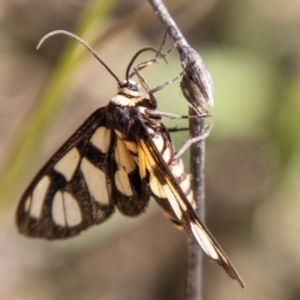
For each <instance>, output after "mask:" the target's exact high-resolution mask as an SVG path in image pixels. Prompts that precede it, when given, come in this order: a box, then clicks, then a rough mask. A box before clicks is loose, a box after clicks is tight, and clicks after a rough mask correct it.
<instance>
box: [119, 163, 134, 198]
mask: <svg viewBox="0 0 300 300" xmlns="http://www.w3.org/2000/svg"><path fill="white" fill-rule="evenodd" d="M115 183H116V186H117V189H118V190H119V191H120V192H121V193H122V194H124V195H125V196H132V195H133V193H132V190H131V186H130V182H129V179H128V174H127V173H126V171H125V170H124V169H123V168H121V169H119V170H118V171H117V172H116V173H115Z"/></svg>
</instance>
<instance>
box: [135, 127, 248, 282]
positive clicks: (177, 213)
mask: <svg viewBox="0 0 300 300" xmlns="http://www.w3.org/2000/svg"><path fill="white" fill-rule="evenodd" d="M142 125H143V124H141V125H140V126H139V128H140V134H139V136H140V143H139V162H141V161H142V162H143V163H142V164H141V163H140V168H142V170H140V173H145V170H147V171H148V172H149V186H150V189H151V191H152V193H153V196H154V197H155V199H156V200H157V202H158V203H159V205H161V206H162V207H163V209H164V210H166V212H167V213H168V215H170V216H173V218H175V219H177V220H178V221H179V222H180V223H181V225H182V227H183V228H184V229H185V231H186V232H187V234H188V235H189V236H190V238H192V239H193V240H194V241H195V242H196V243H198V244H199V245H200V246H201V248H202V249H203V251H204V252H205V253H206V254H207V255H208V256H209V257H210V258H211V259H212V260H214V261H216V262H218V264H219V265H221V266H222V267H223V268H224V270H225V271H226V273H227V274H228V275H229V276H230V277H231V278H233V279H236V280H237V281H238V282H239V283H240V285H241V286H242V287H244V286H245V284H244V282H243V280H242V279H241V277H240V276H239V274H238V273H237V271H236V269H235V268H234V266H233V265H232V263H231V262H230V261H229V259H228V257H227V256H226V254H225V253H224V251H223V250H222V248H221V247H220V246H219V245H218V243H217V241H216V240H215V239H214V237H213V236H212V234H211V233H210V232H209V230H208V229H207V228H206V226H205V224H204V223H202V222H201V221H200V219H199V217H198V216H197V214H196V212H195V211H194V209H193V207H192V205H191V204H190V202H189V201H188V200H187V198H186V196H185V194H184V193H183V191H182V190H181V188H180V186H179V185H178V183H177V182H176V179H175V178H174V176H173V174H172V173H171V171H170V170H169V168H168V166H167V164H166V163H165V161H164V160H163V158H162V156H161V154H160V153H159V151H158V150H157V148H156V146H155V144H154V142H153V141H152V139H151V137H150V136H149V134H148V132H147V129H146V128H145V127H143V126H142Z"/></svg>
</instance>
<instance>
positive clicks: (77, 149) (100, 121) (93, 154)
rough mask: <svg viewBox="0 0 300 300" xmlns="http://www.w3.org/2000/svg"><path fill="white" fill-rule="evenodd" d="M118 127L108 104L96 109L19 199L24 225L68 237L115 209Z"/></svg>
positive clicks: (38, 233) (37, 233)
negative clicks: (113, 155) (113, 158)
mask: <svg viewBox="0 0 300 300" xmlns="http://www.w3.org/2000/svg"><path fill="white" fill-rule="evenodd" d="M113 134H114V133H113V132H112V131H111V129H110V128H108V127H107V122H106V118H105V108H100V109H98V110H97V111H95V112H94V113H93V114H92V115H91V116H90V117H89V118H88V119H87V120H86V121H85V122H84V123H83V124H82V126H80V127H79V129H78V130H77V131H76V132H75V133H74V134H73V135H72V136H71V137H70V138H69V139H68V140H67V141H66V143H65V144H64V145H63V146H62V147H61V148H60V149H59V150H58V151H57V152H56V154H54V156H53V157H52V158H51V159H50V160H49V161H48V163H46V165H45V166H44V167H43V168H42V169H41V171H40V172H39V173H38V174H37V176H36V177H35V178H34V180H33V181H32V183H31V184H30V186H29V187H28V188H27V190H26V191H25V193H24V195H23V196H22V198H21V201H20V203H19V205H18V209H17V215H16V221H17V226H18V228H19V231H20V232H21V233H23V234H25V235H28V236H31V237H42V238H46V239H60V238H67V237H70V236H73V235H76V234H78V233H79V232H80V231H81V230H83V229H86V228H87V227H89V226H91V225H93V224H98V223H101V222H103V221H105V220H106V219H107V218H108V217H109V216H110V215H111V214H112V212H113V211H114V206H113V204H112V202H111V189H112V183H111V181H112V179H111V178H112V173H113V170H111V168H110V166H109V159H110V156H109V152H110V151H111V149H112V148H113V147H114V145H113V143H114V137H113Z"/></svg>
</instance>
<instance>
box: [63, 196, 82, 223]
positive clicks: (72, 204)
mask: <svg viewBox="0 0 300 300" xmlns="http://www.w3.org/2000/svg"><path fill="white" fill-rule="evenodd" d="M63 199H64V204H65V214H66V221H67V225H68V226H70V227H72V226H76V225H78V224H80V223H81V221H82V216H81V210H80V206H79V204H78V202H77V200H76V199H75V198H74V197H73V195H71V194H70V193H67V192H65V193H63Z"/></svg>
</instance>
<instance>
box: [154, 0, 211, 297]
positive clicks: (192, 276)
mask: <svg viewBox="0 0 300 300" xmlns="http://www.w3.org/2000/svg"><path fill="white" fill-rule="evenodd" d="M149 2H150V4H151V5H152V7H153V8H154V10H155V12H156V14H157V16H158V18H159V19H160V21H161V22H162V23H163V25H164V27H165V28H166V30H167V31H168V33H169V35H170V36H171V37H172V39H173V40H174V42H176V44H177V49H178V52H179V54H180V59H181V63H182V66H183V68H184V71H185V75H184V78H185V82H184V84H182V86H181V87H182V90H183V94H184V96H185V97H186V98H187V100H188V101H189V103H190V104H191V105H192V106H193V107H195V106H196V107H199V105H200V104H201V103H200V102H201V101H200V100H199V99H196V100H195V99H192V98H194V97H193V95H198V94H199V93H198V91H197V93H195V92H193V90H191V89H192V88H193V89H194V90H195V85H196V89H197V90H199V91H200V93H201V94H202V95H204V98H207V99H206V101H208V98H209V97H205V96H207V89H206V87H203V86H202V82H201V80H200V83H199V84H198V82H199V80H198V82H197V80H195V81H194V77H195V76H196V77H197V78H198V79H199V78H200V77H201V76H200V77H199V74H201V70H199V69H198V68H197V67H198V66H200V67H201V66H202V65H201V63H202V60H201V58H200V56H199V55H198V54H197V53H196V51H195V50H193V49H192V48H191V47H190V46H189V45H188V43H187V41H186V40H185V38H184V37H183V35H182V33H181V32H180V30H179V28H178V27H177V25H176V24H175V22H174V20H173V19H172V18H171V16H170V14H169V13H168V11H167V9H166V7H165V6H164V4H163V3H162V1H160V0H149ZM196 54H197V55H196ZM199 61H200V63H199ZM190 62H192V63H190ZM191 66H192V67H191ZM192 81H194V83H193V82H192ZM195 101H196V102H198V103H196V104H195V106H194V105H193V103H195ZM208 102H209V101H208ZM196 112H197V114H198V115H199V114H201V110H198V109H196ZM202 112H203V111H202ZM204 112H205V110H204ZM190 114H195V112H194V110H192V109H190ZM203 132H204V120H203V119H202V118H191V119H190V136H191V137H197V136H199V135H201V134H203ZM190 166H191V175H192V178H193V180H192V189H193V193H194V197H195V201H196V203H197V207H198V208H197V213H198V215H199V217H200V219H201V220H202V221H204V219H205V201H204V140H202V141H199V142H197V143H195V144H193V145H192V146H191V154H190ZM202 260H203V252H202V251H201V249H200V247H199V246H198V245H196V244H195V243H194V242H192V241H189V249H188V267H187V278H186V300H201V299H203V291H202V286H203V284H202V278H203V276H202V266H203V264H202Z"/></svg>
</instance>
